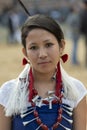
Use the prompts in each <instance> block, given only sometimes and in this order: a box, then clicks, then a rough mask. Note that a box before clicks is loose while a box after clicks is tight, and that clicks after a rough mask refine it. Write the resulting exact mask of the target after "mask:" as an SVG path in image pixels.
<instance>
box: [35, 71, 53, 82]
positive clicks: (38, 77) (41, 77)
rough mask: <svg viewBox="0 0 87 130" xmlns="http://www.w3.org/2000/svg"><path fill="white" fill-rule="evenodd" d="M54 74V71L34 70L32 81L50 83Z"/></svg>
mask: <svg viewBox="0 0 87 130" xmlns="http://www.w3.org/2000/svg"><path fill="white" fill-rule="evenodd" d="M54 75H55V71H52V72H49V73H38V72H36V71H33V77H34V82H41V83H43V82H45V83H50V82H52V81H53V76H54Z"/></svg>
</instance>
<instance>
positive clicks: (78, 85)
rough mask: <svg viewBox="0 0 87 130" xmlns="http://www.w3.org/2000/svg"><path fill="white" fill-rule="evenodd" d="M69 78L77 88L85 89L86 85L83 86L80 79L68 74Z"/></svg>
mask: <svg viewBox="0 0 87 130" xmlns="http://www.w3.org/2000/svg"><path fill="white" fill-rule="evenodd" d="M70 79H71V80H72V82H74V84H75V85H76V87H77V88H78V89H83V90H86V87H85V86H84V84H83V83H82V82H81V81H80V80H78V79H76V78H74V77H71V76H70Z"/></svg>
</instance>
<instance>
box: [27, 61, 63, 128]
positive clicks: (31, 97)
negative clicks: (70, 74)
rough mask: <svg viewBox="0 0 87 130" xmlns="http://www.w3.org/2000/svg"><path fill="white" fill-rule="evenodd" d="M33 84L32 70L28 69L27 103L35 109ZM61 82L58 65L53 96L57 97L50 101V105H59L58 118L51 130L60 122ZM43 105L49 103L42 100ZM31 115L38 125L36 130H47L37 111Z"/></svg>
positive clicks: (36, 95) (36, 93)
mask: <svg viewBox="0 0 87 130" xmlns="http://www.w3.org/2000/svg"><path fill="white" fill-rule="evenodd" d="M33 83H34V79H33V75H32V69H30V72H29V91H30V93H29V101H30V102H31V105H32V107H35V106H36V104H35V102H34V99H35V98H38V97H39V96H38V92H37V90H36V89H35V88H33ZM61 91H62V80H61V71H60V65H59V63H58V66H57V73H56V92H55V95H56V96H57V97H58V98H57V99H56V100H55V99H54V100H53V101H52V104H54V103H59V105H60V108H59V109H58V117H57V119H56V122H55V123H54V124H53V126H52V130H55V129H56V128H57V127H58V125H59V124H60V122H61V120H62V108H61V105H62V97H63V95H62V93H61ZM43 103H44V104H48V103H49V101H47V100H43ZM33 115H34V117H35V119H36V122H37V124H38V125H39V127H38V128H37V130H38V129H39V128H40V127H41V128H42V130H49V128H48V126H47V125H45V124H44V123H43V122H42V121H41V119H40V117H39V113H38V111H37V110H36V109H35V110H34V112H33Z"/></svg>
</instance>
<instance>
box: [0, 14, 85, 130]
mask: <svg viewBox="0 0 87 130" xmlns="http://www.w3.org/2000/svg"><path fill="white" fill-rule="evenodd" d="M21 31H22V44H23V49H22V51H23V54H24V55H25V59H23V64H26V66H25V68H24V70H23V72H22V73H21V74H20V75H19V77H18V78H17V79H13V80H11V81H8V82H6V83H5V84H4V85H2V87H1V88H0V104H1V105H0V130H86V98H85V96H86V94H87V91H86V88H85V87H84V85H83V84H82V83H81V82H80V81H79V80H77V79H75V78H73V77H71V76H69V75H68V74H67V73H66V72H65V71H64V69H63V68H62V65H61V60H63V62H65V61H66V60H67V55H66V54H65V55H64V54H63V51H64V48H65V40H64V34H63V32H62V30H61V28H60V25H59V24H58V23H57V22H55V21H54V20H53V19H52V18H50V17H48V16H44V15H34V16H32V17H29V18H28V19H27V21H26V22H25V23H24V25H23V27H22V30H21Z"/></svg>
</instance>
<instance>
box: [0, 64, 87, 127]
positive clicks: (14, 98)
mask: <svg viewBox="0 0 87 130" xmlns="http://www.w3.org/2000/svg"><path fill="white" fill-rule="evenodd" d="M28 69H29V66H26V67H25V69H24V71H23V72H22V73H21V74H20V75H19V77H18V78H17V79H14V80H11V81H8V82H6V83H5V84H3V85H2V86H1V88H0V104H1V105H2V106H4V107H5V112H6V116H11V117H12V129H11V130H54V129H55V130H71V129H72V126H73V118H72V115H73V109H74V108H75V107H76V106H77V105H78V104H79V102H80V101H81V100H82V99H83V98H84V96H85V95H86V94H87V90H86V88H85V87H84V85H83V84H82V83H81V82H80V81H79V80H77V79H75V78H73V77H70V76H69V79H70V81H71V82H73V83H74V85H75V86H76V88H75V89H76V90H78V96H77V97H76V98H73V97H72V96H71V97H72V98H70V97H69V94H67V96H66V95H64V93H65V90H64V85H63V88H62V90H61V91H62V93H63V95H64V96H63V97H62V98H61V100H62V102H60V103H58V102H56V103H55V102H54V103H52V102H53V101H54V100H55V101H57V100H59V99H58V97H57V96H56V95H55V94H54V93H53V92H50V91H49V92H48V93H52V94H51V96H49V97H47V98H45V99H43V98H42V97H40V96H39V95H36V96H35V97H34V98H33V99H32V100H33V102H34V105H32V103H31V102H29V98H28V97H29V94H30V92H29V89H28V85H29V82H28V81H27V79H29V75H28V72H29V71H28ZM67 91H68V90H67ZM69 91H70V90H69ZM71 91H72V90H71ZM75 92H76V91H74V93H75ZM45 102H46V103H45ZM61 110H62V111H61ZM45 125H46V126H47V127H45Z"/></svg>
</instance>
